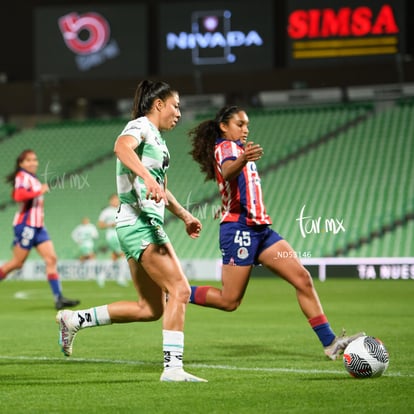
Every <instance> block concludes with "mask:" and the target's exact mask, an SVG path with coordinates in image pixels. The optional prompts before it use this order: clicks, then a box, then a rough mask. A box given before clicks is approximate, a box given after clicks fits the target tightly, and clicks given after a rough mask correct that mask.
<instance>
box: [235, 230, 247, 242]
mask: <svg viewBox="0 0 414 414" xmlns="http://www.w3.org/2000/svg"><path fill="white" fill-rule="evenodd" d="M234 243H236V244H238V245H239V246H250V245H251V239H250V232H249V231H240V230H237V231H236V234H235V235H234Z"/></svg>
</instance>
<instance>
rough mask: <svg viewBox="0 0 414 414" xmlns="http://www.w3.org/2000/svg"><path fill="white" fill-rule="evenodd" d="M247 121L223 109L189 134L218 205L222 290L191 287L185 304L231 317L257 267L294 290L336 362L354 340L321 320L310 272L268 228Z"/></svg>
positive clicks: (258, 153) (257, 149) (257, 154)
mask: <svg viewBox="0 0 414 414" xmlns="http://www.w3.org/2000/svg"><path fill="white" fill-rule="evenodd" d="M248 126H249V118H248V116H247V113H246V112H245V111H244V110H243V109H242V108H240V107H238V106H227V107H224V108H222V109H221V110H220V111H219V112H218V113H217V115H216V117H215V119H211V120H207V121H204V122H202V123H200V124H199V125H198V126H196V127H195V128H193V129H192V130H191V131H190V132H189V136H190V137H191V139H192V150H191V152H190V154H191V155H192V157H193V159H194V160H195V161H196V162H197V163H199V164H200V169H201V171H202V172H203V173H204V174H205V176H206V180H216V182H217V184H218V187H219V191H220V194H221V200H222V215H221V221H220V248H221V250H222V254H223V267H222V288H221V289H217V288H215V287H211V286H192V287H191V291H192V293H191V297H190V302H191V303H194V304H197V305H201V306H207V307H212V308H217V309H221V310H224V311H234V310H235V309H237V308H238V306H239V305H240V303H241V301H242V299H243V296H244V293H245V290H246V288H247V284H248V282H249V278H250V272H251V270H252V267H253V265H255V264H262V265H263V266H265V267H266V268H268V269H269V270H270V271H272V272H273V273H275V274H278V275H280V276H281V277H282V278H283V279H285V280H286V281H287V282H289V283H290V284H292V285H293V287H294V288H295V289H296V296H297V300H298V302H299V306H300V308H301V310H302V312H303V313H304V314H305V316H306V317H307V319H308V321H309V324H310V325H311V327H312V328H313V330H314V331H315V333H316V334H317V336H318V338H319V340H320V342H321V343H322V346H323V347H324V351H325V354H326V355H327V356H328V357H329V358H331V359H336V358H337V357H338V355H339V354H340V353H341V352H342V351H343V350H344V349H345V347H346V345H347V344H348V343H349V342H350V341H351V340H353V339H355V338H357V337H358V336H361V335H363V333H359V334H356V335H353V336H345V332H342V335H340V336H336V335H335V334H334V332H333V331H332V329H331V327H330V324H329V322H328V319H327V317H326V316H325V314H324V311H323V309H322V305H321V303H320V301H319V298H318V295H317V292H316V290H315V288H314V285H313V282H312V278H311V276H310V274H309V272H308V271H307V270H306V269H305V268H304V266H303V265H302V264H301V263H300V261H299V260H298V258H297V257H296V255H295V254H294V251H293V249H292V247H291V246H290V245H289V243H288V242H287V241H286V240H284V239H283V238H282V237H281V236H280V235H279V234H278V233H276V232H275V231H274V230H272V228H271V227H270V226H271V224H272V221H271V218H270V217H269V215H268V214H267V212H266V208H265V205H264V203H263V198H262V188H261V184H260V177H259V173H258V171H257V168H256V163H255V161H258V160H259V159H260V158H261V157H262V155H263V149H262V147H261V146H260V145H259V144H255V143H253V142H247V137H248V134H249V128H248Z"/></svg>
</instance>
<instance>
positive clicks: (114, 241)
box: [97, 194, 128, 287]
mask: <svg viewBox="0 0 414 414" xmlns="http://www.w3.org/2000/svg"><path fill="white" fill-rule="evenodd" d="M118 207H119V197H118V194H112V195H111V196H110V197H109V204H108V206H107V207H105V208H104V209H103V210H102V211H101V213H100V214H99V217H98V227H99V228H100V229H102V230H105V241H106V244H107V246H108V248H109V250H110V251H111V258H112V273H115V275H116V282H117V283H118V285H120V286H127V285H128V282H127V278H126V275H125V272H124V266H122V263H121V264H120V265H119V266H116V265H117V264H119V262H121V260H120V259H122V260H125V259H124V258H125V255H124V253H123V251H122V249H121V245H120V243H119V240H118V235H117V234H116V229H115V227H116V214H117V211H118ZM126 267H127V266H126ZM106 278H107V276H106V272H105V271H103V272H101V273H100V274H99V275H98V277H97V282H98V285H99V286H100V287H104V286H105V282H106Z"/></svg>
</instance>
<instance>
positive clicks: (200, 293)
mask: <svg viewBox="0 0 414 414" xmlns="http://www.w3.org/2000/svg"><path fill="white" fill-rule="evenodd" d="M210 288H211V286H191V297H190V303H195V304H197V305H201V306H204V305H205V304H206V300H207V292H208V290H209V289H210Z"/></svg>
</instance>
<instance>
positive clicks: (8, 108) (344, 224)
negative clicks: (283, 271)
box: [0, 0, 414, 279]
mask: <svg viewBox="0 0 414 414" xmlns="http://www.w3.org/2000/svg"><path fill="white" fill-rule="evenodd" d="M310 3H312V4H310ZM390 4H391V5H392V10H393V11H394V17H395V20H396V23H397V25H398V28H399V31H398V33H397V34H396V35H395V36H394V37H393V39H391V40H393V41H395V42H396V47H395V49H394V50H393V51H391V52H390V51H387V52H383V53H381V52H378V53H377V52H376V51H375V48H374V49H372V48H371V49H369V50H368V51H367V52H366V53H367V54H366V55H363V54H362V55H361V54H358V52H355V53H354V54H352V53H353V52H352V51H351V52H349V53H350V54H348V55H346V56H345V55H344V53H345V52H344V50H345V49H343V50H342V52H341V47H342V46H344V43H343V40H344V39H343V36H342V37H341V36H340V35H338V33H336V34H335V33H333V32H331V33H330V34H329V36H328V37H330V39H326V36H325V38H324V40H325V41H332V42H336V43H335V46H332V50H333V52H332V53H334V56H333V57H332V56H331V57H329V58H323V57H322V58H321V57H320V56H319V57H315V58H310V59H295V58H294V50H295V49H294V43H295V42H294V41H293V39H292V38H289V35H288V30H287V29H288V19H289V16H291V14H292V12H293V11H295V10H320V11H322V10H324V9H326V8H328V7H332V8H333V9H334V10H336V12H337V13H339V10H343V9H344V8H349V9H351V10H354V11H355V10H356V9H357V8H358V7H365V8H368V9H369V10H371V11H372V13H373V18H372V22H374V20H375V16H377V15H378V13H379V11H380V10H383V7H384V6H386V7H390V6H389V5H390ZM224 7H225V8H228V9H231V10H232V19H233V20H232V22H231V23H232V27H233V26H235V25H237V24H239V25H240V31H243V30H244V33H247V32H249V31H251V30H259V29H257V28H258V27H260V28H261V29H262V30H263V36H262V38H263V39H264V40H265V44H264V46H265V49H263V50H262V51H261V50H260V48H256V49H254V47H247V46H246V47H243V46H240V47H238V48H237V49H236V48H234V49H233V50H234V55H236V58H240V59H239V60H240V61H241V63H239V62H238V61H236V62H235V63H234V65H223V64H217V65H201V66H196V65H195V64H194V63H193V64H192V63H191V60H190V59H189V56H190V51H188V50H187V51H179V50H177V49H178V48H176V50H175V52H177V53H180V54H178V55H177V57H173V58H171V55H169V54H168V51H167V50H166V49H165V45H164V44H163V41H164V35H165V33H164V31H165V30H166V29H165V27H166V25H174V24H183V26H181V27H177V28H175V29H176V32H177V33H178V32H180V30H184V26H185V25H186V24H187V23H188V22H187V23H186V22H185V21H184V23H182V20H183V19H185V18H184V17H183V16H184V15H186V13H187V14H188V9H189V8H192V9H196V10H218V9H220V10H222V9H224ZM249 7H250V3H249V2H235V1H226V2H221V3H217V2H208V1H203V2H198V1H196V2H175V1H171V2H168V4H167V3H164V2H157V1H141V2H138V1H136V2H127V1H125V2H123V3H122V4H120V5H117V6H113V5H107V4H105V2H94V1H90V2H87V3H86V2H80V1H72V2H70V3H69V2H62V1H59V2H56V1H55V2H47V1H42V2H41V1H32V2H26V3H25V4H24V5H23V6H20V5H19V6H17V5H10V8H9V11H8V19H7V22H6V23H5V24H4V25H3V26H2V27H1V28H0V33H1V35H2V38H3V39H7V42H3V44H2V59H1V63H0V73H1V76H0V79H1V81H2V83H1V84H0V116H1V117H2V124H1V127H0V176H2V177H4V176H5V175H6V174H7V173H9V172H10V171H11V170H12V169H13V163H14V160H15V158H16V156H17V154H18V153H19V152H20V151H21V150H22V149H24V148H27V147H31V148H34V149H35V150H36V152H37V153H38V156H39V160H40V166H39V171H38V175H39V177H40V179H41V180H42V181H47V182H48V183H49V185H50V188H51V191H50V193H49V194H47V195H46V200H45V201H46V207H45V210H46V225H47V228H48V230H49V232H50V234H51V237H52V239H53V241H54V243H55V247H56V250H57V253H58V256H59V258H60V259H61V260H62V261H68V263H72V260H75V259H76V246H75V244H74V243H73V241H72V240H71V237H70V233H71V231H72V230H73V228H74V227H75V226H76V225H77V224H78V223H79V222H80V220H81V219H82V217H84V216H88V217H90V219H91V221H92V222H96V221H97V218H98V215H99V212H100V210H101V209H102V208H104V207H105V206H106V204H107V200H108V197H109V195H110V194H111V193H112V192H114V191H115V182H114V156H113V152H112V148H113V142H114V139H115V137H116V136H117V134H118V133H119V132H120V130H121V129H122V127H123V125H124V124H125V122H126V120H127V119H128V116H129V115H128V114H129V109H130V104H131V97H132V95H133V92H134V89H135V87H136V84H137V83H138V82H139V81H140V80H141V79H143V78H144V77H151V78H153V79H163V80H166V81H168V82H170V83H171V84H172V85H173V86H175V87H177V89H178V90H179V91H180V92H181V99H182V104H183V119H182V122H181V123H180V124H179V125H178V126H177V128H176V129H175V130H174V131H171V132H169V133H167V134H166V138H167V142H168V145H169V149H170V152H171V155H172V165H171V167H170V170H169V183H170V188H171V190H172V191H173V193H174V194H175V195H176V197H177V198H178V199H179V201H180V202H181V203H182V204H183V205H185V206H186V207H188V208H189V209H190V210H191V211H192V212H193V214H194V215H196V216H197V217H199V218H200V220H201V221H202V223H203V235H202V237H201V238H200V239H199V240H196V241H193V240H191V239H189V238H188V237H187V236H186V235H185V233H184V231H183V230H184V229H183V226H182V223H181V222H179V221H178V220H175V219H174V218H173V217H172V216H170V215H169V213H167V217H166V229H167V232H168V233H169V235H170V237H171V239H172V241H173V243H174V245H175V247H176V250H177V253H178V255H179V257H181V258H182V259H183V260H185V263H184V264H185V268H186V271H187V273H191V274H193V275H197V276H199V277H200V278H201V277H203V276H204V277H207V278H208V277H211V276H212V273H215V272H216V269H215V266H216V264H217V261H219V259H220V251H219V248H218V242H217V241H218V222H217V220H214V219H213V216H214V213H215V211H216V209H217V206H218V205H219V198H218V196H217V189H216V186H215V184H214V183H205V182H204V181H203V177H202V175H201V173H199V171H198V167H197V165H196V164H195V163H194V162H192V161H191V159H190V157H189V155H188V150H189V141H188V137H187V131H188V130H189V129H190V128H191V127H192V126H193V125H195V123H197V122H199V121H200V120H202V119H205V118H206V117H210V116H212V115H213V114H214V111H215V110H216V109H218V107H220V106H221V105H222V104H224V103H225V102H227V103H238V104H241V105H244V106H245V107H246V108H247V109H248V113H249V116H250V120H251V126H250V130H251V139H253V140H257V142H260V143H261V144H262V145H263V147H264V149H265V157H264V158H263V159H262V160H261V161H260V164H259V165H258V168H259V172H260V174H261V178H262V185H263V189H264V195H265V202H266V204H267V207H268V210H269V213H270V215H271V216H272V218H273V220H274V228H275V229H276V230H277V231H279V232H280V233H281V234H282V235H283V236H285V237H286V238H287V239H288V240H289V242H290V243H291V244H292V245H293V247H294V249H295V251H296V253H297V255H298V256H299V257H300V258H301V259H303V260H304V262H306V261H308V262H309V265H310V266H312V264H316V263H318V261H320V258H347V259H350V260H351V261H350V262H349V263H352V264H353V266H352V268H351V269H348V268H346V266H345V268H346V271H345V275H352V276H353V275H357V276H359V277H362V278H367V277H372V278H375V277H384V278H408V279H413V278H414V259H413V256H414V255H413V249H414V247H413V234H414V220H413V219H414V186H413V178H414V167H413V161H414V156H413V150H414V148H413V146H414V145H413V143H414V86H413V85H414V63H413V60H412V55H413V52H414V47H413V46H414V45H413V43H414V42H413V39H414V36H413V29H412V25H411V26H410V24H409V16H410V15H411V13H410V11H411V12H412V8H413V6H412V4H411V3H410V2H404V1H395V2H392V3H389V4H388V3H387V2H385V1H384V2H383V1H359V2H357V1H351V0H349V1H335V2H332V1H330V2H327V1H323V0H314V1H312V2H309V1H306V2H304V1H300V0H295V1H293V0H292V1H288V0H286V1H270V0H268V1H264V2H263V9H262V10H260V9H258V10H257V11H256V12H255V13H254V14H249V13H248V11H249ZM131 8H132V9H133V10H136V12H137V14H136V15H134V16H133V18H132V19H130V20H128V22H129V23H130V24H129V25H128V24H119V21H118V20H117V19H121V22H123V23H124V22H125V19H127V14H125V11H126V10H130V9H131ZM180 8H182V10H183V11H182V12H180ZM93 10H95V11H97V12H99V13H104V14H105V13H106V17H108V16H110V15H111V13H115V14H114V16H115V17H116V18H115V17H114V19H113V20H110V19H109V22H110V24H111V25H112V29H114V28H117V26H116V25H117V24H118V25H119V26H122V27H123V30H124V31H125V32H122V31H120V30H121V29H116V30H115V29H114V30H112V32H111V36H112V39H115V40H117V41H118V42H119V43H120V45H121V48H120V50H121V52H122V51H124V50H125V51H126V52H125V53H126V54H127V57H126V59H125V61H121V62H119V64H118V65H112V66H111V64H112V63H113V62H112V61H110V60H108V62H104V63H103V64H102V65H101V66H100V67H98V66H97V67H93V68H92V69H91V70H89V71H83V72H81V71H78V72H76V70H74V69H73V68H72V69H71V68H70V67H69V66H70V65H63V66H62V65H61V66H59V65H58V63H59V62H60V59H61V60H62V61H63V62H65V59H66V60H68V59H72V60H74V58H73V54H70V53H69V54H68V51H67V50H66V49H65V46H64V42H63V40H62V37H61V35H60V37H59V36H55V34H56V33H55V32H54V31H53V30H57V29H51V32H48V31H47V29H48V24H49V25H50V24H51V21H53V23H54V26H57V24H56V20H52V19H51V16H52V17H53V16H59V15H62V13H63V14H65V13H69V12H71V11H72V12H73V11H76V12H78V13H80V14H82V13H86V12H89V11H93ZM54 13H55V14H54ZM117 13H119V14H117ZM238 13H239V14H238ZM260 13H262V15H261V14H260ZM42 19H44V20H42ZM180 19H181V20H180ZM263 19H264V20H263ZM135 20H136V21H137V22H138V23H141V25H139V24H137V25H136V26H134V25H133V23H134V21H135ZM188 25H189V23H188ZM51 27H52V26H51ZM137 27H141V28H142V30H143V32H139V30H138V29H137ZM173 29H174V28H173ZM173 29H171V30H173ZM117 30H118V31H117ZM137 30H138V31H137ZM129 31H132V32H133V33H134V36H136V37H132V36H131V37H129V36H128V33H131V32H129ZM125 33H126V34H125ZM259 33H261V32H260V31H259ZM58 34H59V33H58ZM321 36H322V35H321ZM349 37H350V36H348V38H349ZM391 37H392V36H391ZM137 39H138V40H139V42H138V43H137ZM366 39H367V43H366V44H372V43H373V42H374V43H375V42H377V43H376V45H377V47H378V48H381V44H382V43H384V42H385V40H384V39H388V40H390V36H389V35H388V34H387V35H386V34H384V33H383V34H382V35H380V36H376V35H375V34H373V33H368V35H367V36H366ZM378 39H379V40H378ZM381 39H382V40H381ZM311 40H314V39H310V38H308V39H302V45H303V44H304V43H306V41H309V42H310V41H311ZM348 40H351V41H354V40H355V39H348ZM122 42H123V43H122ZM338 42H339V43H338ZM341 42H342V44H341ZM137 44H138V45H139V47H138V48H137V47H136V45H137ZM332 44H333V43H332ZM338 45H339V46H338ZM305 47H309V48H310V47H311V43H308V46H305ZM137 49H138V50H137ZM355 50H356V49H355ZM359 50H361V49H359ZM335 51H336V52H335ZM338 51H339V52H338ZM59 53H61V55H59ZM249 53H255V55H253V56H250V55H249ZM335 53H337V55H335ZM341 53H342V54H341ZM347 53H348V52H347ZM120 56H121V57H119V59H121V58H122V53H121V55H120ZM113 60H114V61H115V60H116V59H113ZM172 61H174V64H175V65H170V64H171V62H172ZM56 62H58V63H56ZM131 62H132V63H131ZM106 64H107V66H109V68H106V69H105V65H106ZM131 64H132V66H133V67H135V66H134V65H136V67H137V76H134V75H133V74H131ZM44 68H54V70H55V72H53V71H51V72H50V71H44ZM132 72H133V71H132ZM15 209H16V207H15V205H14V204H13V203H12V202H11V201H10V188H9V187H8V186H7V185H6V184H4V183H2V184H1V187H0V261H4V260H7V259H8V258H9V257H10V254H11V252H10V242H11V239H12V228H11V221H12V217H13V214H14V212H15ZM97 249H98V258H99V259H100V260H107V259H108V256H109V253H108V252H106V251H105V249H104V239H103V234H102V235H101V238H100V240H99V242H98V245H97ZM377 258H387V259H390V258H392V259H393V260H388V262H387V261H385V262H384V263H385V264H387V263H389V264H390V265H392V266H393V267H392V268H388V267H387V268H379V267H377V265H378V266H379V265H380V264H381V263H382V261H381V260H377ZM400 258H401V259H400ZM31 259H34V262H36V260H37V259H38V258H37V257H36V254H34V253H33V254H32V255H31ZM357 259H360V261H358V260H357ZM312 260H313V261H314V262H312ZM343 263H347V262H346V260H343ZM364 263H365V264H366V265H364ZM370 263H372V266H371V267H370V266H369V264H370ZM362 265H363V266H365V267H363V268H362V267H361V266H362ZM77 269H78V270H79V268H77ZM384 269H385V270H384ZM259 270H260V269H259ZM393 272H394V273H393ZM258 273H260V272H258ZM337 273H339V274H340V273H341V272H340V271H339V272H337Z"/></svg>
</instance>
